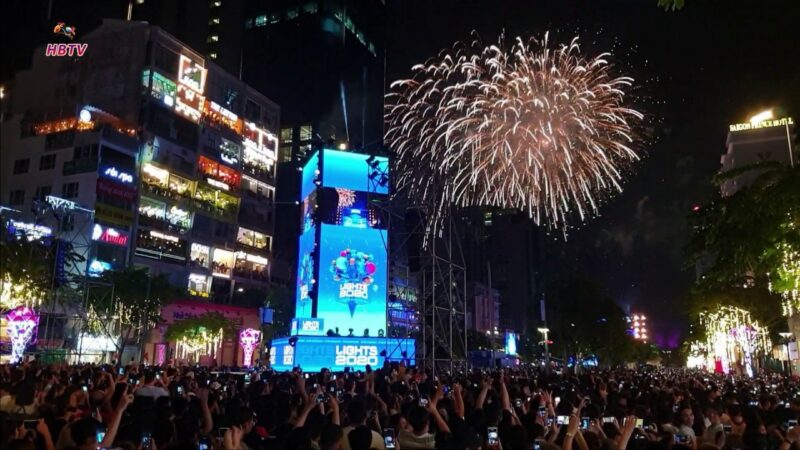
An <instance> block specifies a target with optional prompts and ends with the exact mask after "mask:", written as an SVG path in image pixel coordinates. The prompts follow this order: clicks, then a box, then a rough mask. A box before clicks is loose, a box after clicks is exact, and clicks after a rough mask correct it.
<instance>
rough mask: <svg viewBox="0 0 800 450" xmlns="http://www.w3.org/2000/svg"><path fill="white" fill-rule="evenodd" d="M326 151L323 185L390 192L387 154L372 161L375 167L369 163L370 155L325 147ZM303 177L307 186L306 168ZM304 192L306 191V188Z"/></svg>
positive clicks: (380, 192) (382, 192) (377, 192)
mask: <svg viewBox="0 0 800 450" xmlns="http://www.w3.org/2000/svg"><path fill="white" fill-rule="evenodd" d="M324 152H325V154H324V160H323V175H322V185H323V186H324V187H334V188H344V189H351V190H354V191H362V192H373V193H376V194H388V193H389V159H388V158H386V157H385V156H376V157H374V161H373V163H372V165H373V166H374V167H372V166H370V164H368V163H367V160H368V159H369V158H370V156H369V155H364V154H361V153H349V152H341V151H338V150H330V149H325V150H324ZM370 177H371V178H370ZM303 178H304V181H303V185H304V186H305V169H304V170H303ZM312 184H313V182H312ZM303 192H305V188H304V189H303ZM303 195H306V194H303ZM303 198H305V197H303Z"/></svg>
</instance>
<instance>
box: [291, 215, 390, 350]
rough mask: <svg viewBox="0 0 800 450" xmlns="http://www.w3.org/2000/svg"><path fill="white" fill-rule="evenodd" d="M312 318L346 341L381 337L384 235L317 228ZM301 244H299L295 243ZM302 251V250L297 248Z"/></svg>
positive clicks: (381, 232)
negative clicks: (314, 311) (315, 296)
mask: <svg viewBox="0 0 800 450" xmlns="http://www.w3.org/2000/svg"><path fill="white" fill-rule="evenodd" d="M320 226H321V227H322V228H321V233H320V248H319V252H320V269H319V272H320V276H319V280H318V282H319V286H318V299H317V315H316V317H319V318H321V319H324V320H325V329H326V330H334V331H336V329H337V328H338V330H339V334H340V335H342V336H348V335H349V334H350V331H349V330H351V329H352V330H353V331H352V333H353V336H359V337H361V336H364V335H365V334H367V333H368V335H369V336H383V335H384V333H386V280H387V277H386V274H387V272H386V270H387V261H386V259H387V258H386V253H387V250H386V249H387V241H386V239H387V237H386V231H384V230H376V229H371V228H352V227H341V226H335V225H328V224H321V225H320ZM301 239H302V238H301ZM301 247H302V244H301Z"/></svg>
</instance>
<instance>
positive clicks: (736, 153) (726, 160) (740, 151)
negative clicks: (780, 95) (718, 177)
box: [720, 110, 798, 197]
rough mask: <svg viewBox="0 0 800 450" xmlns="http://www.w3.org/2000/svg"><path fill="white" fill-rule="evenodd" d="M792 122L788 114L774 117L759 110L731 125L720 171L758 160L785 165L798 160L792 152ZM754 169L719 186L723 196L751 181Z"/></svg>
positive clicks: (754, 173) (753, 177) (755, 172)
mask: <svg viewBox="0 0 800 450" xmlns="http://www.w3.org/2000/svg"><path fill="white" fill-rule="evenodd" d="M793 140H794V121H793V120H792V118H791V117H784V118H780V119H776V118H774V117H773V113H772V110H767V111H764V112H762V113H759V114H757V115H755V116H753V117H752V118H750V120H749V121H748V122H745V123H738V124H733V125H731V126H730V131H729V132H728V139H727V142H726V147H727V152H726V153H725V154H724V155H722V158H720V163H721V164H722V169H721V172H722V173H724V172H727V171H729V170H732V169H736V168H741V167H746V166H748V165H752V164H757V163H762V162H768V161H773V162H778V163H781V164H786V165H793V164H796V163H798V161H795V160H794V157H793V155H792V152H793V150H792V141H793ZM757 177H758V172H757V171H753V172H750V173H744V174H741V175H739V176H737V177H734V178H731V179H729V180H725V181H724V182H723V183H722V184H721V185H720V192H721V194H722V196H723V197H729V196H731V195H733V194H735V193H736V191H738V190H739V189H741V188H742V187H744V186H747V185H748V184H750V183H752V182H753V181H754V180H755V179H756V178H757Z"/></svg>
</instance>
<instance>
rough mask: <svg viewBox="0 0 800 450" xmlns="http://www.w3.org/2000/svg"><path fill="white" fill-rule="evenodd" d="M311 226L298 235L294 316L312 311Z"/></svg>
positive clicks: (312, 257) (312, 247) (312, 258)
mask: <svg viewBox="0 0 800 450" xmlns="http://www.w3.org/2000/svg"><path fill="white" fill-rule="evenodd" d="M315 233H316V229H315V228H313V227H311V228H309V230H308V231H306V232H305V233H303V234H302V235H300V244H299V249H298V252H299V253H298V258H297V289H296V293H295V307H294V308H295V309H294V315H295V317H302V318H309V317H311V312H312V302H311V297H310V292H311V290H312V289H313V288H314V234H315Z"/></svg>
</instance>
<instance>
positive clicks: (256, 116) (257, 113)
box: [244, 98, 261, 121]
mask: <svg viewBox="0 0 800 450" xmlns="http://www.w3.org/2000/svg"><path fill="white" fill-rule="evenodd" d="M244 117H245V118H246V119H248V120H252V121H258V120H260V119H261V106H259V105H258V103H256V102H254V101H252V100H250V99H249V98H248V99H247V103H245V104H244Z"/></svg>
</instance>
